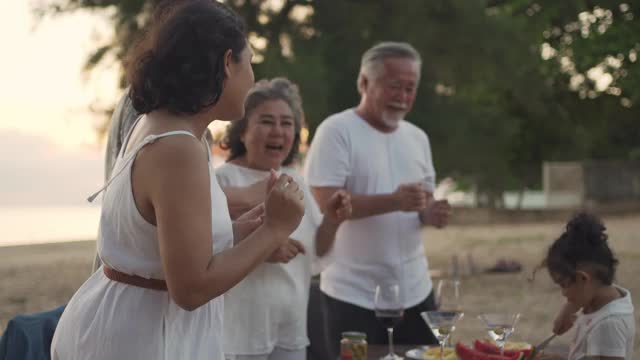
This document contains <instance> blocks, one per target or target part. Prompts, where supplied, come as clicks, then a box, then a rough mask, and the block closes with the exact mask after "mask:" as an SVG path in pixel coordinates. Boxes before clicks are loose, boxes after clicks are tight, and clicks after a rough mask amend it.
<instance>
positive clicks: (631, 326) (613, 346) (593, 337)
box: [569, 286, 636, 360]
mask: <svg viewBox="0 0 640 360" xmlns="http://www.w3.org/2000/svg"><path fill="white" fill-rule="evenodd" d="M616 288H617V289H618V290H619V291H620V292H621V293H623V294H624V297H622V298H619V299H616V300H614V301H612V302H610V303H608V304H607V305H605V306H603V307H602V308H601V309H600V310H598V311H596V312H594V313H591V314H582V315H580V316H579V317H578V319H577V320H576V324H575V326H576V332H575V336H574V339H573V341H572V342H571V350H570V352H569V360H580V359H582V358H584V357H588V356H610V357H621V358H624V359H625V360H632V359H633V342H634V338H635V333H636V325H635V319H634V316H633V303H632V302H631V294H630V293H629V290H627V289H623V288H621V287H619V286H616Z"/></svg>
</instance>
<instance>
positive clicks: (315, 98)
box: [36, 0, 640, 206]
mask: <svg viewBox="0 0 640 360" xmlns="http://www.w3.org/2000/svg"><path fill="white" fill-rule="evenodd" d="M157 3H158V0H120V1H116V0H51V1H49V2H46V3H44V4H43V5H41V6H40V7H39V8H38V9H37V11H36V12H37V13H38V14H40V15H41V16H47V15H50V14H54V15H55V14H65V13H68V12H73V11H78V10H81V9H82V10H90V11H98V12H101V13H104V14H105V16H107V17H108V18H109V19H110V21H111V22H112V23H113V25H114V29H115V36H114V37H113V39H111V40H110V41H109V42H108V43H106V44H102V46H100V47H97V49H96V51H95V52H94V53H93V54H92V55H91V56H90V57H89V58H88V61H87V69H88V70H90V69H92V68H93V67H94V66H95V64H98V63H100V62H101V61H103V60H104V59H105V58H106V57H107V56H113V57H115V58H116V59H117V60H118V62H119V63H120V64H122V63H123V60H124V57H125V54H126V53H127V51H128V49H129V48H130V47H131V46H132V44H133V42H134V39H135V37H136V35H137V34H138V33H139V32H140V30H141V29H143V28H144V27H145V25H146V22H147V20H148V18H149V14H150V12H151V10H152V9H153V7H154V6H155V5H157ZM227 3H228V4H229V5H230V6H231V7H233V8H234V9H235V10H236V11H238V12H239V13H240V14H241V15H242V16H243V17H244V18H245V20H246V22H247V25H248V30H249V39H250V42H251V43H252V45H253V46H254V49H255V52H256V54H257V58H259V60H260V62H259V63H257V64H255V67H254V69H255V73H256V77H257V78H263V77H274V76H287V77H289V78H290V79H292V80H293V81H294V82H296V83H298V84H299V86H300V88H301V92H302V94H303V98H304V105H305V110H306V117H307V118H306V120H307V123H308V125H309V128H310V130H311V132H312V133H313V130H314V129H315V128H316V127H317V125H318V124H319V123H320V122H321V121H322V120H323V119H324V118H325V117H326V116H328V115H329V114H331V113H334V112H337V111H341V110H343V109H345V108H347V107H352V106H355V105H356V104H357V102H358V99H359V96H358V94H357V91H356V85H355V82H356V78H357V73H358V68H359V62H360V56H361V54H362V52H363V51H364V50H365V49H367V48H369V47H370V46H371V45H373V44H374V43H376V42H379V41H383V40H397V41H407V42H410V43H411V44H413V45H414V46H415V47H416V48H417V49H418V50H419V51H420V53H421V54H422V56H423V70H422V79H421V83H420V88H419V90H418V98H417V100H416V104H415V106H414V110H413V111H412V112H411V114H410V115H409V120H410V121H412V122H414V123H415V124H417V125H418V126H419V127H421V128H423V129H424V130H425V131H426V132H427V133H428V134H429V136H430V139H431V142H432V147H433V148H434V157H435V162H436V167H437V168H438V172H439V174H440V176H441V177H442V176H453V177H455V178H456V179H458V180H460V181H461V182H462V183H465V184H468V185H469V186H471V187H473V188H474V189H475V190H476V191H477V192H478V194H479V195H480V198H481V199H483V203H482V205H486V206H501V199H502V193H503V192H504V191H505V190H524V189H526V188H537V187H539V186H540V181H541V165H542V162H543V161H545V160H580V159H587V158H638V157H640V145H639V144H640V126H639V124H638V113H637V105H636V104H637V103H638V101H639V100H640V80H639V79H640V67H639V65H638V64H639V62H638V61H637V56H638V51H640V43H639V40H638V39H640V36H638V35H640V28H639V26H640V25H639V24H640V22H639V21H638V19H637V17H638V16H640V0H629V1H625V2H624V3H621V2H620V1H612V0H563V1H557V0H430V1H424V0H378V1H368V2H364V1H357V0H340V1H306V0H282V1H256V0H229V1H227ZM121 85H122V86H124V85H125V83H124V81H123V82H122V83H121Z"/></svg>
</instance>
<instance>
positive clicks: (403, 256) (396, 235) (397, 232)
mask: <svg viewBox="0 0 640 360" xmlns="http://www.w3.org/2000/svg"><path fill="white" fill-rule="evenodd" d="M305 176H306V180H307V182H308V184H309V185H310V186H318V187H340V188H344V189H346V190H347V191H349V192H350V193H353V194H367V195H374V194H389V193H392V192H394V191H395V190H396V189H397V187H398V185H400V184H404V183H410V182H422V183H424V184H426V186H427V187H428V188H429V189H433V188H434V184H435V170H434V168H433V163H432V160H431V149H430V146H429V139H428V137H427V135H426V134H425V133H424V131H422V130H421V129H419V128H418V127H416V126H415V125H413V124H410V123H408V122H406V121H404V120H402V121H401V122H400V124H399V126H398V128H397V129H396V130H395V131H393V132H391V133H383V132H380V131H378V130H376V129H374V128H373V127H371V126H370V125H369V123H367V122H366V121H365V120H364V119H362V118H361V117H359V116H358V115H357V114H356V112H355V111H354V110H353V109H349V110H345V111H343V112H341V113H338V114H334V115H332V116H330V117H329V118H327V119H326V120H324V121H323V122H322V123H321V124H320V126H319V127H318V129H317V132H316V135H315V137H314V139H313V142H312V144H311V148H310V149H309V153H308V155H307V159H306V166H305ZM421 228H422V225H421V223H420V219H419V217H418V213H417V212H400V211H398V212H390V213H386V214H382V215H377V216H371V217H367V218H362V219H357V220H348V221H345V222H344V223H343V224H342V225H341V226H340V228H339V229H338V233H337V234H336V241H335V244H334V249H333V257H332V262H331V264H330V265H329V266H328V267H327V268H326V269H325V270H324V271H323V272H322V274H321V281H320V289H321V290H322V291H323V292H324V293H325V294H327V295H329V296H331V297H333V298H336V299H338V300H341V301H345V302H348V303H351V304H355V305H357V306H360V307H363V308H366V309H374V294H375V287H376V285H378V284H382V285H384V284H388V283H392V282H393V283H399V285H400V289H401V296H402V300H403V305H404V307H405V308H409V307H412V306H415V305H417V304H419V303H420V302H422V301H424V300H425V299H426V297H427V296H428V295H429V293H430V292H431V288H432V285H431V279H430V277H429V274H428V264H427V259H426V257H425V252H424V245H423V240H422V236H421Z"/></svg>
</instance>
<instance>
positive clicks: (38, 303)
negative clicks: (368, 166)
mask: <svg viewBox="0 0 640 360" xmlns="http://www.w3.org/2000/svg"><path fill="white" fill-rule="evenodd" d="M605 222H606V225H607V227H608V231H609V236H610V243H611V246H612V247H613V249H614V251H615V253H616V255H617V256H618V258H619V259H620V262H621V265H620V267H619V268H618V274H617V282H618V283H619V284H621V285H622V286H623V287H626V288H628V289H629V290H631V293H632V296H633V298H634V306H635V308H636V328H638V329H640V301H639V300H640V278H638V276H637V274H640V261H639V260H640V246H639V245H638V234H640V214H637V215H634V216H625V217H615V218H606V219H605ZM563 225H564V221H562V222H561V221H557V222H548V223H536V224H518V225H490V226H452V227H449V228H447V229H445V230H432V229H430V230H428V231H425V244H426V247H427V254H428V258H429V262H430V267H431V268H432V269H437V270H442V271H447V270H449V269H450V264H451V258H452V256H453V255H457V256H458V257H459V258H460V259H461V260H466V258H467V254H471V256H472V258H473V259H474V262H475V264H476V266H477V267H478V268H479V269H483V268H486V267H489V266H491V265H492V264H493V263H495V261H496V260H497V259H499V258H508V259H514V260H517V261H519V262H520V263H522V264H523V266H524V270H523V271H522V272H520V273H516V274H501V275H496V274H478V275H473V276H466V277H464V278H463V279H462V291H463V305H464V308H465V317H464V319H463V320H462V322H461V323H460V326H459V327H458V330H456V333H455V335H454V337H455V338H457V339H462V340H464V341H467V342H469V341H470V340H471V339H474V338H483V337H485V333H484V331H483V329H482V326H481V324H480V322H479V320H478V319H477V318H476V316H477V315H478V314H479V313H481V312H484V311H492V310H496V309H508V310H511V311H520V312H521V313H522V318H521V321H520V323H519V326H518V327H517V329H516V334H515V335H514V339H519V340H524V341H529V342H537V341H539V340H540V339H542V338H544V337H546V335H548V334H549V333H550V328H551V320H552V319H553V317H554V316H555V313H556V311H557V309H559V308H560V306H561V305H562V303H563V301H564V300H563V298H562V297H561V295H560V291H559V290H558V288H557V287H556V286H554V285H553V284H552V283H551V282H550V280H549V278H548V276H547V274H546V272H545V271H542V272H540V273H539V275H538V276H537V277H536V280H535V281H534V282H533V283H529V282H527V281H526V278H527V277H528V276H529V275H530V274H531V270H532V269H533V268H534V267H535V266H536V265H537V264H538V263H539V261H540V259H541V258H542V255H543V254H544V252H545V250H546V248H547V246H548V245H549V244H550V243H551V241H552V240H553V239H555V237H557V236H558V235H559V234H560V232H561V230H562V227H563ZM94 249H95V242H94V241H80V242H68V243H55V244H45V245H26V246H14V247H0V289H2V291H1V292H0V329H2V331H4V329H5V327H6V325H7V322H8V321H9V319H10V318H11V317H12V316H14V315H16V314H19V313H31V312H37V311H43V310H48V309H52V308H54V307H57V306H59V305H62V304H64V303H66V302H67V301H68V300H69V298H70V297H71V295H72V294H73V293H74V291H75V290H76V289H77V288H78V287H79V286H80V285H81V284H82V283H83V281H85V280H86V278H87V276H88V275H89V272H90V268H91V263H92V261H93V253H94ZM569 337H570V334H568V335H565V336H563V337H562V338H560V339H558V340H557V343H568V342H569ZM635 349H636V353H640V342H639V341H638V335H636V344H635Z"/></svg>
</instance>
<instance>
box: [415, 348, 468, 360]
mask: <svg viewBox="0 0 640 360" xmlns="http://www.w3.org/2000/svg"><path fill="white" fill-rule="evenodd" d="M443 355H444V356H443V358H444V360H457V359H458V357H457V356H456V350H455V349H454V348H451V347H446V348H444V354H443ZM405 356H406V357H407V359H413V360H440V347H439V346H421V347H419V348H415V349H411V350H409V351H407V352H406V353H405Z"/></svg>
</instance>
